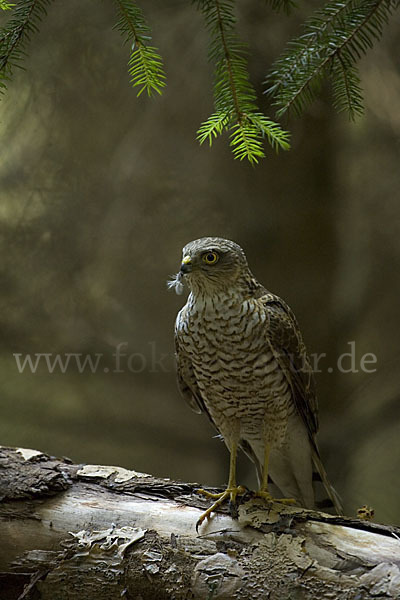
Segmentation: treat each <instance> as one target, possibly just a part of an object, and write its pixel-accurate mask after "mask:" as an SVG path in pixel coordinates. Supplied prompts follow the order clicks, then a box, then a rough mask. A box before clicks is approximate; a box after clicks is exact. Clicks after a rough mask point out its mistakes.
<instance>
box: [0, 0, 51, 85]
mask: <svg viewBox="0 0 400 600" xmlns="http://www.w3.org/2000/svg"><path fill="white" fill-rule="evenodd" d="M50 2H51V0H19V1H18V2H16V3H15V4H11V3H9V2H2V5H1V8H2V9H3V10H10V9H13V10H12V17H11V19H10V21H9V22H8V23H7V24H6V25H5V27H3V28H2V29H1V30H0V93H4V91H5V89H6V87H7V84H6V82H7V81H10V79H11V76H12V73H13V69H14V68H15V67H20V68H22V65H21V61H22V59H23V57H24V56H25V52H24V49H25V47H26V44H27V43H28V42H29V41H30V38H31V35H32V33H36V32H37V31H38V26H37V23H38V22H39V21H41V19H42V17H43V16H44V15H46V6H48V5H49V4H50Z"/></svg>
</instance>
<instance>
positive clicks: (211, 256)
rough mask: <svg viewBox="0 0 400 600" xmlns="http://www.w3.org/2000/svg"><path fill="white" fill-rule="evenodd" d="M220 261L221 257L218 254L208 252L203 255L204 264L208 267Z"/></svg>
mask: <svg viewBox="0 0 400 600" xmlns="http://www.w3.org/2000/svg"><path fill="white" fill-rule="evenodd" d="M218 259H219V256H218V254H217V253H216V252H206V253H205V254H203V262H205V263H206V265H215V263H216V262H217V261H218Z"/></svg>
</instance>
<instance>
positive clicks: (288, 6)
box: [266, 0, 296, 15]
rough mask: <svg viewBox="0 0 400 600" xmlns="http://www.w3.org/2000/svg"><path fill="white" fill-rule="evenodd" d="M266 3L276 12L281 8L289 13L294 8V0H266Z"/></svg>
mask: <svg viewBox="0 0 400 600" xmlns="http://www.w3.org/2000/svg"><path fill="white" fill-rule="evenodd" d="M266 3H267V4H269V5H270V7H271V8H272V9H273V10H275V11H276V12H280V11H281V10H282V11H283V12H284V13H286V14H287V15H290V13H291V12H292V10H293V9H294V8H296V3H295V2H294V0H266Z"/></svg>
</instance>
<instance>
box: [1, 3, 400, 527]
mask: <svg viewBox="0 0 400 600" xmlns="http://www.w3.org/2000/svg"><path fill="white" fill-rule="evenodd" d="M314 7H315V2H314V3H313V4H311V3H308V2H306V3H301V5H300V8H299V9H298V12H297V13H296V14H295V15H294V16H293V17H291V18H290V19H287V18H286V17H284V16H283V15H274V14H273V13H272V12H271V10H270V9H269V8H267V7H266V5H265V4H263V3H262V2H255V1H254V2H250V1H247V2H239V15H238V16H239V29H240V31H241V34H242V36H243V38H244V39H246V40H248V41H249V43H250V50H251V55H250V65H249V67H250V72H251V75H252V80H253V82H254V83H256V84H257V85H258V88H257V89H258V92H259V93H260V97H261V92H262V90H261V81H262V80H263V79H264V76H265V74H266V72H267V70H268V68H269V67H270V65H271V62H272V60H273V59H275V58H276V57H277V56H278V54H279V53H280V51H282V49H283V47H284V45H285V43H286V42H287V41H288V39H289V38H290V37H291V36H292V35H294V34H297V33H298V31H299V30H298V27H299V23H300V22H302V21H303V20H304V18H305V17H306V16H307V14H309V13H310V12H311V10H312V9H313V8H314ZM143 8H144V9H145V12H146V16H147V18H148V20H149V22H150V24H151V25H152V27H153V36H154V43H155V44H156V45H157V46H158V47H159V48H160V51H161V54H162V55H163V58H164V61H165V67H166V71H167V75H168V86H167V88H166V90H165V92H164V94H163V96H162V97H161V98H154V99H150V100H148V99H146V98H145V97H144V96H142V97H141V98H139V99H136V95H135V92H134V91H133V90H132V89H131V88H130V86H129V78H128V74H127V68H126V63H127V59H128V54H129V48H128V47H124V46H123V45H122V40H121V37H120V35H119V34H118V33H117V32H116V31H112V28H111V27H112V24H113V23H114V22H115V14H114V12H113V5H112V3H111V2H102V3H98V2H94V0H88V1H86V2H80V1H78V0H69V1H68V2H62V3H58V4H54V5H52V6H51V7H50V9H49V15H48V17H47V18H46V19H45V20H44V22H43V23H42V25H41V28H40V33H39V34H37V35H35V36H34V38H33V40H32V43H31V44H30V46H29V55H30V56H29V58H28V59H27V61H26V63H25V66H26V67H27V69H28V70H27V71H26V72H18V73H17V76H16V78H15V80H14V81H13V83H12V84H11V85H10V88H9V91H8V93H7V95H6V97H5V98H4V100H3V101H2V103H1V105H0V136H1V155H0V157H1V158H0V194H1V201H0V231H1V267H0V286H1V295H0V302H1V311H0V324H1V325H0V326H1V348H0V377H1V409H0V410H1V422H0V443H1V444H3V445H11V446H23V447H31V448H36V449H40V450H42V451H45V452H48V453H50V454H54V455H58V456H61V455H66V456H69V457H70V458H71V459H73V460H74V461H76V462H87V463H100V464H116V465H121V466H125V467H128V468H133V469H136V470H139V471H145V472H150V473H153V474H154V475H158V476H162V477H171V478H180V479H183V480H189V481H197V482H202V483H204V484H209V485H223V484H224V483H225V481H226V478H227V468H228V454H227V452H226V450H225V447H224V445H223V444H222V443H221V442H220V441H218V440H216V439H213V436H214V431H213V430H212V428H211V426H210V425H209V423H208V421H207V419H206V417H204V416H203V417H201V416H197V415H195V414H194V413H192V412H191V411H190V409H189V408H188V407H187V406H186V404H185V403H184V401H183V400H182V399H181V398H180V396H179V393H178V391H177V389H176V385H175V372H174V361H173V323H174V319H175V315H176V312H177V311H178V309H179V308H180V306H181V305H182V303H183V302H184V297H178V296H176V295H175V294H174V293H171V292H168V291H167V289H166V280H167V278H168V277H169V276H170V275H171V274H172V273H174V272H176V270H177V269H178V267H179V260H180V256H181V248H182V246H183V245H184V244H185V243H187V242H188V241H190V240H191V239H194V238H198V237H201V236H204V235H220V236H224V237H228V238H231V239H233V240H235V241H237V242H238V243H240V244H241V245H242V247H243V248H244V249H245V250H246V253H247V256H248V259H249V263H250V265H251V268H252V270H253V272H254V273H255V275H256V276H257V277H258V278H259V280H260V281H262V282H263V283H264V285H265V286H266V287H268V288H269V289H270V290H272V291H274V292H276V293H278V294H279V295H281V296H282V297H283V298H285V299H286V301H287V302H288V303H289V304H290V305H291V307H292V308H293V310H294V311H295V313H296V315H297V317H298V320H299V322H300V325H301V328H302V331H303V334H304V338H305V341H306V344H307V346H308V349H309V352H311V353H318V354H320V353H326V354H327V357H326V358H324V359H323V360H321V361H320V370H321V372H320V373H318V374H317V386H318V395H319V402H320V421H321V430H320V436H319V441H320V446H321V451H322V454H323V457H324V460H325V463H326V466H327V470H328V472H329V474H330V477H331V479H332V481H333V482H334V484H335V486H336V488H337V489H338V491H339V492H340V493H341V494H342V496H343V498H344V501H345V505H346V510H347V512H348V514H354V511H355V510H356V509H357V507H359V506H361V505H362V504H368V505H371V506H373V507H374V508H375V512H376V519H377V520H378V521H384V522H396V523H397V524H399V523H400V486H399V473H400V443H399V436H400V402H399V396H400V341H399V340H400V336H399V330H400V311H399V296H400V277H399V265H400V202H399V200H400V53H399V51H398V49H399V47H400V27H399V24H400V20H399V15H398V14H396V15H395V16H394V18H393V20H392V22H391V24H390V26H389V27H387V29H386V31H385V35H384V39H383V41H382V42H381V43H377V45H376V47H375V48H374V49H373V51H371V52H369V54H368V56H367V57H366V58H365V59H364V60H363V61H362V63H361V72H362V78H363V79H362V82H363V87H364V89H365V99H366V115H365V117H364V118H362V119H360V120H358V121H357V123H356V124H349V123H348V122H347V119H346V118H345V117H339V116H337V115H335V114H334V113H333V110H332V109H331V105H330V100H329V92H328V91H327V90H324V92H323V94H322V97H321V99H320V100H318V101H317V102H315V103H314V104H313V105H312V107H311V108H310V109H309V110H308V112H307V114H306V115H305V116H304V117H302V118H301V119H299V120H295V121H292V122H291V123H290V124H289V125H290V128H291V130H292V133H293V135H292V150H291V151H290V152H287V153H280V155H279V156H275V155H274V154H273V153H272V151H271V150H270V149H267V151H268V157H267V159H265V160H264V161H262V162H261V164H260V165H259V166H258V167H256V168H252V167H251V166H250V165H249V164H246V163H245V162H243V163H240V162H238V161H234V160H233V158H232V155H231V152H230V150H229V147H228V144H227V143H226V140H224V139H219V140H217V142H216V143H215V145H214V147H213V148H212V149H211V150H210V149H209V148H207V147H206V146H205V145H204V146H203V147H199V145H198V143H197V142H196V140H195V132H196V129H197V128H198V126H199V124H200V122H201V121H202V120H204V118H206V117H207V116H208V115H209V114H210V113H211V111H212V93H211V85H212V66H211V65H209V64H208V62H207V43H208V36H207V32H206V31H205V28H204V25H203V20H202V17H201V15H200V14H198V13H197V12H196V10H195V7H194V6H193V5H191V4H190V3H183V2H176V1H170V2H162V1H161V0H149V1H148V2H146V3H145V6H143ZM1 17H2V19H3V20H4V19H5V15H1ZM260 102H261V103H262V105H263V106H262V107H263V108H264V109H266V110H267V114H268V112H269V114H270V115H271V116H272V114H273V111H272V109H268V108H267V107H266V104H265V103H266V99H265V97H261V100H260ZM284 126H285V123H284ZM351 341H354V342H355V346H354V347H355V351H356V361H357V364H358V366H359V364H360V359H361V357H362V355H363V354H365V353H374V354H375V355H376V357H377V364H376V372H374V373H366V372H363V371H362V370H360V369H359V370H358V372H356V373H342V372H340V370H338V369H337V367H336V366H335V363H336V361H337V357H338V356H339V355H340V354H342V353H344V352H349V350H350V346H349V342H351ZM121 343H126V345H125V346H124V347H123V348H121V349H122V350H123V352H124V353H126V354H128V355H130V354H135V355H136V356H134V357H133V358H132V360H131V367H133V370H135V371H137V372H130V371H129V369H128V368H127V362H126V361H127V357H122V358H121V365H120V369H119V370H121V371H124V372H114V371H115V370H116V369H115V358H114V357H113V356H112V355H113V353H115V348H116V346H117V345H118V344H121ZM14 353H21V354H23V355H25V354H27V353H32V354H34V353H54V354H57V353H61V354H63V353H83V354H86V353H90V354H92V355H94V354H96V353H97V354H100V353H101V354H103V355H104V356H103V357H102V359H101V360H102V362H101V367H100V368H99V370H98V371H97V372H96V373H90V372H89V371H88V370H86V371H85V373H82V374H81V373H79V372H78V370H77V369H76V368H74V367H73V366H70V367H69V368H68V369H67V371H66V372H65V373H60V371H59V370H56V371H55V372H54V373H53V374H51V373H49V372H48V370H47V369H46V368H45V365H44V363H43V365H42V366H41V367H40V368H39V369H38V370H37V372H36V373H29V371H28V370H27V369H25V371H24V372H23V373H19V372H18V369H17V365H16V361H15V358H14V356H13V354H14ZM347 360H348V361H349V359H347ZM159 361H161V362H159ZM344 364H346V366H347V365H348V364H349V362H347V363H346V361H344ZM373 366H374V365H372V367H373ZM372 367H371V368H372ZM358 368H359V367H358ZM107 369H108V372H107ZM240 469H241V475H242V477H241V480H242V481H245V482H248V483H249V484H250V485H252V484H254V478H253V477H254V476H253V468H252V466H251V464H249V463H248V462H247V461H246V460H244V459H243V460H242V462H241V465H240Z"/></svg>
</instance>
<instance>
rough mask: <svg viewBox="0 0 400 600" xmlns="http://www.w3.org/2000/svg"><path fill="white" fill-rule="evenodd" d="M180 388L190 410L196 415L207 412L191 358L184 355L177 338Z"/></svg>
mask: <svg viewBox="0 0 400 600" xmlns="http://www.w3.org/2000/svg"><path fill="white" fill-rule="evenodd" d="M175 347H176V353H175V356H176V371H177V381H178V388H179V391H180V393H181V394H182V396H183V397H184V399H185V400H186V402H187V403H188V404H189V406H190V408H191V409H192V410H194V412H196V413H201V412H207V409H206V408H205V405H204V401H203V398H202V396H201V392H200V390H199V387H198V385H197V381H196V376H195V374H194V371H193V366H192V362H191V360H190V358H189V357H188V356H186V354H184V353H183V352H182V351H181V350H180V348H179V344H178V342H177V339H176V337H175Z"/></svg>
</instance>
